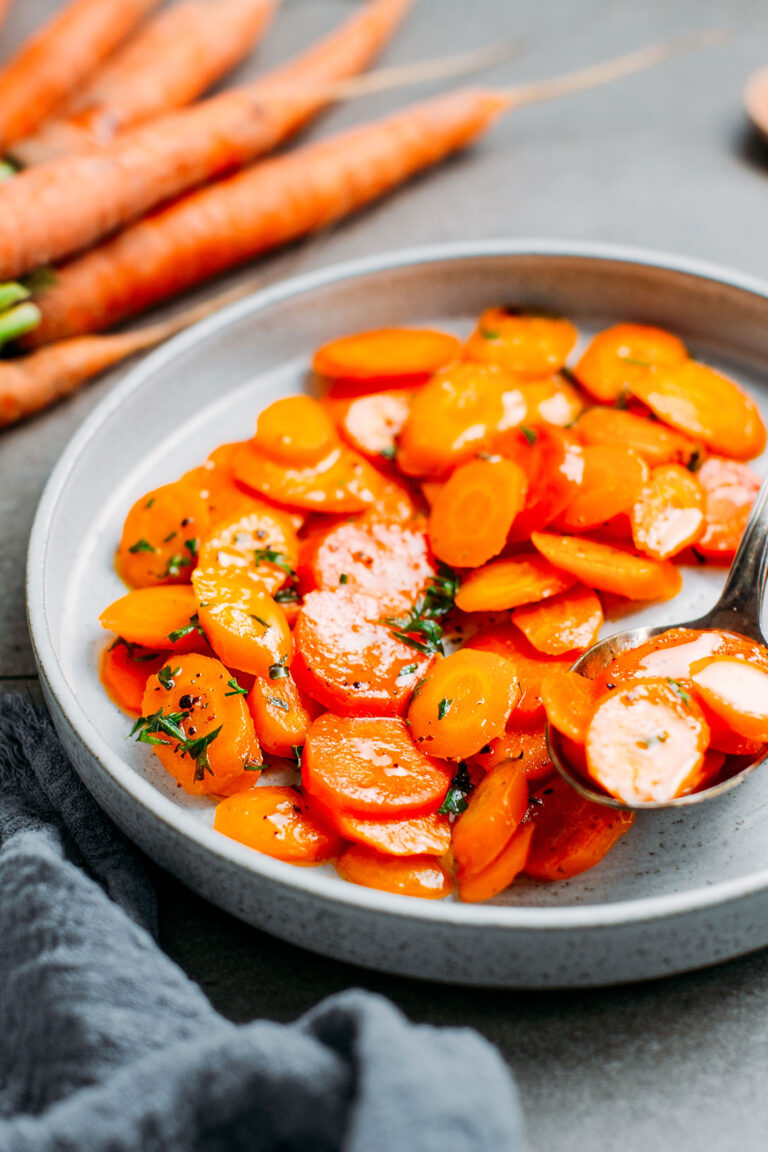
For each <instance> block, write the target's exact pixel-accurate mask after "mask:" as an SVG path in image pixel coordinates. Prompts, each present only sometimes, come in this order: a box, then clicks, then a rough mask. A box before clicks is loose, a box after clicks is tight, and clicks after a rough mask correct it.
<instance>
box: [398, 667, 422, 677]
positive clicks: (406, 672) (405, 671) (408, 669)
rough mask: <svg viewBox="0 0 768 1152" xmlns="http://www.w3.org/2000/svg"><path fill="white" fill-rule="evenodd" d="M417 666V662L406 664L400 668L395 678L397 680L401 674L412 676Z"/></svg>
mask: <svg viewBox="0 0 768 1152" xmlns="http://www.w3.org/2000/svg"><path fill="white" fill-rule="evenodd" d="M417 668H418V664H406V665H405V667H404V668H401V669H400V671H399V672H398V674H397V677H396V679H397V680H399V679H400V677H401V676H412V675H413V673H414V672H415V671H416V669H417Z"/></svg>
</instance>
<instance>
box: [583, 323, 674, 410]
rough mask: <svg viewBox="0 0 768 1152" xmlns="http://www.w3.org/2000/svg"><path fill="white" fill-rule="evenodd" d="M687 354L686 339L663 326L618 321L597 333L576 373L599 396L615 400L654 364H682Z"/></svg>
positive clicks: (604, 399)
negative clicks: (674, 334)
mask: <svg viewBox="0 0 768 1152" xmlns="http://www.w3.org/2000/svg"><path fill="white" fill-rule="evenodd" d="M687 356H688V352H687V350H686V347H685V345H684V344H683V342H682V341H681V340H678V338H677V336H673V335H672V334H671V333H670V332H665V331H664V329H663V328H653V327H651V326H650V325H647V324H616V325H614V327H613V328H606V329H605V330H604V331H603V332H599V333H598V334H597V336H595V338H594V339H593V340H592V343H591V344H590V345H589V347H588V348H587V350H586V352H585V353H584V355H583V356H582V357H581V359H580V360H579V362H578V364H577V365H576V368H575V370H574V374H575V376H576V379H577V380H578V381H579V384H581V386H582V387H583V388H586V390H587V391H588V392H590V393H591V394H592V395H593V396H594V397H595V399H596V400H602V401H611V400H616V399H618V397H619V396H621V394H622V393H624V392H627V391H629V390H631V388H632V385H633V384H634V383H635V382H636V381H638V380H642V379H644V378H645V377H646V376H647V375H648V372H649V370H650V369H651V368H653V367H654V365H657V364H659V365H674V364H679V363H681V362H682V361H683V360H685V359H687Z"/></svg>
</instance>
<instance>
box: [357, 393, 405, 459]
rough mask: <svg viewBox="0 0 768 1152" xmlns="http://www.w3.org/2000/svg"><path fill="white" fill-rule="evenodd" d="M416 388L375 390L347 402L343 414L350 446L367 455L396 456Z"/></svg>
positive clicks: (388, 457)
mask: <svg viewBox="0 0 768 1152" xmlns="http://www.w3.org/2000/svg"><path fill="white" fill-rule="evenodd" d="M412 397H413V392H412V391H411V390H410V389H407V388H398V389H390V390H388V391H384V392H374V393H372V394H371V395H369V396H358V397H356V398H354V399H351V400H349V401H347V402H346V403H344V402H343V401H341V402H340V403H341V404H342V405H343V410H342V411H340V415H339V427H340V430H341V434H342V436H343V437H344V439H345V440H346V441H347V443H348V444H349V445H350V447H352V448H354V449H355V450H356V451H357V452H362V454H363V456H373V457H376V456H380V457H383V458H384V459H386V460H392V459H394V457H395V454H396V452H397V437H398V436H399V435H400V433H401V432H402V430H403V427H404V425H405V422H406V420H407V419H408V413H409V412H410V410H411V400H412Z"/></svg>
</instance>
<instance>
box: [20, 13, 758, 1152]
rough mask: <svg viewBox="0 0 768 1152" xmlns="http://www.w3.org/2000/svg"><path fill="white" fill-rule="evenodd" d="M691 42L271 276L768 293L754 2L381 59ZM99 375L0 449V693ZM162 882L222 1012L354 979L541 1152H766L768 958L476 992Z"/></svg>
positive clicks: (190, 965) (546, 70)
mask: <svg viewBox="0 0 768 1152" xmlns="http://www.w3.org/2000/svg"><path fill="white" fill-rule="evenodd" d="M55 6H56V3H55V0H16V2H15V6H14V10H13V14H12V16H11V18H10V20H9V22H8V24H7V26H6V28H5V29H4V30H3V32H2V33H1V34H0V52H7V51H8V50H10V48H11V47H12V45H13V44H14V43H15V42H17V41H18V40H19V39H20V38H21V36H22V35H24V34H25V32H27V31H28V30H30V29H31V28H33V27H35V26H36V25H37V23H38V22H39V21H40V20H41V19H42V18H43V17H44V16H45V15H46V14H47V13H48V12H49V11H51V10H53V8H54V7H55ZM349 7H350V4H349V0H284V8H283V12H282V14H281V16H280V19H279V21H278V24H277V26H276V28H275V29H274V31H273V33H272V34H271V36H270V37H269V40H268V42H267V44H266V45H265V48H264V50H263V51H262V52H261V53H260V54H259V60H258V63H259V64H260V65H261V64H267V63H273V62H277V61H279V60H281V59H283V58H285V57H286V56H287V55H289V54H290V53H291V52H292V51H294V50H295V49H297V48H299V47H300V46H301V45H303V44H305V43H308V42H309V41H310V40H311V39H312V37H313V36H315V35H316V34H319V33H320V32H321V31H322V30H324V29H326V28H328V27H330V26H331V25H332V24H333V23H334V22H335V21H336V20H338V19H339V18H340V17H341V16H342V15H344V14H345V13H346V12H348V11H349ZM703 27H721V28H725V29H727V30H728V32H729V34H730V35H729V39H728V40H727V42H726V43H725V44H723V45H721V46H719V47H716V48H709V49H706V50H703V51H700V52H698V53H696V54H693V55H689V56H687V57H684V58H681V59H678V60H676V61H673V62H671V63H668V64H666V65H664V66H663V67H661V68H659V69H657V70H654V71H653V72H651V73H646V74H644V75H639V76H636V77H633V78H631V79H628V80H625V81H622V82H621V83H620V84H617V85H616V86H614V87H613V88H611V89H606V90H603V91H601V92H593V93H588V94H583V95H580V96H577V97H574V98H572V99H570V100H569V101H566V102H558V103H553V104H549V105H545V106H541V107H539V108H533V109H529V110H526V111H524V112H521V113H519V114H518V115H517V116H513V117H510V118H509V119H508V120H507V121H506V122H504V123H502V124H500V125H499V126H498V127H497V129H496V130H495V131H494V132H493V133H492V135H490V136H489V137H488V138H487V140H486V141H484V142H483V143H482V144H481V145H480V146H479V147H477V148H476V149H475V150H474V152H473V153H472V154H470V155H467V156H465V157H462V158H460V159H457V160H455V161H453V162H451V163H449V164H447V165H445V166H444V167H443V169H442V170H441V171H440V172H439V173H435V174H433V175H432V176H430V177H429V178H426V179H422V180H419V181H417V182H415V183H414V184H413V185H411V187H409V188H408V189H406V190H405V191H403V192H401V193H400V194H399V195H397V196H395V197H393V198H391V199H390V200H388V201H387V202H385V203H383V204H381V205H378V206H376V207H374V208H373V209H372V210H370V211H368V212H366V213H365V214H364V215H362V216H360V217H359V218H357V219H356V220H354V221H352V222H350V223H348V224H345V225H344V226H342V227H340V228H338V229H337V230H336V231H335V232H334V233H333V234H331V235H329V236H327V237H324V238H323V239H322V241H319V242H316V243H314V244H312V245H309V246H307V247H305V248H298V249H295V250H294V251H292V252H291V253H289V254H287V255H285V256H283V257H279V258H278V259H277V260H273V261H270V262H267V263H266V264H265V265H264V267H265V273H266V274H267V275H269V276H274V275H277V274H280V273H282V272H288V271H290V272H294V271H299V270H303V269H305V268H309V267H316V266H319V265H325V264H328V263H331V262H334V261H336V260H340V259H344V258H347V257H351V256H356V255H361V254H364V253H370V252H381V251H387V250H390V249H392V248H394V247H400V246H403V245H408V244H419V243H423V242H425V241H438V240H443V239H469V238H474V237H493V236H518V237H524V236H539V237H541V236H544V237H572V238H589V239H600V240H616V241H622V242H627V243H632V244H638V245H645V246H647V247H650V248H657V249H666V250H669V251H676V252H681V253H686V254H689V255H695V256H698V257H705V258H707V259H711V260H715V261H720V262H722V263H724V264H727V265H731V266H733V267H738V268H741V269H742V270H745V271H749V272H753V273H756V274H758V275H768V151H767V150H765V149H764V148H763V146H762V145H761V144H759V143H758V142H757V141H756V140H755V139H754V138H753V137H752V136H751V134H750V133H749V132H748V131H747V129H746V126H745V123H744V119H743V116H742V112H741V107H740V90H741V87H742V84H743V82H744V79H745V78H746V76H747V75H748V74H749V72H750V71H751V70H752V69H754V68H755V67H757V66H759V65H761V64H763V63H764V62H768V10H766V8H765V6H764V5H762V4H760V3H759V0H676V3H670V2H669V0H634V2H632V0H625V3H623V4H622V3H616V2H615V0H471V2H470V0H420V3H417V5H416V8H415V10H414V13H413V15H412V17H411V19H410V20H409V23H408V25H407V28H406V29H404V31H403V32H402V34H401V35H400V36H399V38H398V40H397V42H396V43H395V44H394V45H393V46H392V47H391V49H390V50H389V52H388V54H387V61H388V62H405V61H410V60H416V59H419V58H423V57H424V56H430V55H438V54H440V53H447V52H455V51H458V50H463V49H465V48H467V47H470V46H474V45H480V44H484V43H488V42H496V41H499V40H502V39H512V38H514V37H520V38H521V39H522V41H523V44H524V55H522V56H521V57H520V58H519V59H517V60H516V61H514V63H511V64H508V65H506V66H504V67H500V68H497V69H496V70H495V71H494V73H493V76H492V78H493V79H497V80H499V81H502V82H510V81H516V80H522V79H525V78H532V77H541V76H545V75H551V74H554V73H556V72H558V71H561V70H563V69H568V68H573V67H578V66H581V65H583V64H586V63H590V62H592V61H594V60H596V59H599V58H601V57H603V56H607V55H610V54H613V53H617V52H623V51H626V50H628V49H632V48H634V47H639V46H641V45H644V44H647V43H649V42H651V41H653V40H656V39H658V38H660V37H662V36H666V35H669V34H671V33H676V32H680V31H686V30H691V29H698V28H703ZM402 100H403V97H402V95H393V94H388V95H386V96H379V97H376V98H373V97H369V98H366V99H365V100H362V101H360V102H359V103H358V104H357V105H356V106H350V107H346V108H338V109H336V110H335V111H334V112H332V113H331V114H329V115H328V116H326V117H325V118H324V119H323V121H322V123H321V124H319V125H318V126H317V127H316V128H315V129H313V131H312V133H311V134H310V135H312V136H317V135H323V134H327V133H329V132H331V131H333V130H334V129H336V128H338V127H341V126H342V125H345V124H347V123H351V122H353V121H355V120H358V119H361V118H363V117H366V116H368V115H375V114H376V113H378V112H379V111H380V110H384V109H386V108H388V107H393V106H395V105H396V104H398V103H399V102H402ZM113 380H114V377H112V378H105V379H103V380H102V381H100V382H98V383H97V384H95V385H94V386H93V387H91V388H90V389H89V390H88V391H87V392H84V393H82V394H81V395H79V396H78V397H76V398H75V399H73V400H72V401H70V402H68V403H66V404H64V405H62V406H60V407H59V408H57V409H56V410H55V411H52V412H50V413H47V414H46V415H44V416H42V417H41V418H40V419H38V420H36V421H34V422H32V423H29V424H28V425H26V426H24V427H20V428H17V429H15V430H12V431H10V432H7V433H5V434H0V591H1V592H2V601H1V602H2V614H1V617H0V684H3V685H5V686H6V687H19V686H23V685H24V684H25V683H27V684H33V678H34V666H33V661H32V654H31V651H30V647H29V643H28V639H27V634H26V626H25V622H24V602H23V591H22V583H23V561H24V549H25V545H26V540H27V535H28V532H29V527H30V523H31V520H32V516H33V513H34V509H35V505H36V502H37V499H38V497H39V494H40V491H41V489H42V486H43V484H44V482H45V479H46V477H47V475H48V473H49V471H50V469H51V467H52V465H53V463H54V462H55V460H56V458H57V456H58V454H59V452H60V451H61V449H62V448H63V446H64V444H65V443H66V441H67V439H68V438H69V436H70V435H71V434H72V432H73V431H74V429H75V428H76V427H77V426H78V425H79V423H80V422H81V420H82V419H83V417H84V416H85V414H86V413H87V412H88V411H90V409H91V408H92V407H93V406H94V404H96V403H97V401H98V400H99V399H100V398H101V397H102V396H103V395H104V394H105V393H106V391H107V390H108V388H109V387H110V384H111V383H112V381H113ZM157 880H158V888H159V892H160V905H161V938H162V943H163V945H164V947H165V948H166V949H167V950H168V952H169V953H170V954H171V955H172V956H173V957H174V958H175V959H176V960H177V961H178V962H179V963H180V964H181V965H182V966H183V967H184V968H185V969H186V970H187V971H188V972H189V973H190V975H191V976H192V977H193V978H194V979H196V980H197V981H199V982H200V984H201V985H202V986H203V987H204V988H205V990H206V991H207V993H208V994H209V995H210V997H211V998H212V1000H213V1001H214V1003H215V1004H216V1006H217V1007H218V1008H219V1009H220V1010H221V1011H222V1012H223V1013H224V1014H225V1015H227V1016H229V1017H231V1018H232V1019H235V1020H249V1019H252V1018H254V1017H257V1016H266V1017H268V1018H270V1019H275V1020H290V1019H293V1018H294V1017H295V1016H296V1015H297V1014H298V1013H300V1012H302V1011H303V1010H305V1009H306V1008H308V1007H310V1006H311V1005H312V1004H314V1003H315V1002H316V1001H317V1000H318V999H319V998H320V997H322V996H324V995H326V994H327V993H329V992H333V991H336V990H338V989H341V988H345V987H348V986H350V985H355V984H357V985H362V986H363V987H367V988H372V989H376V990H377V991H380V992H382V993H384V994H386V995H388V996H390V997H392V998H393V999H394V1000H395V1001H396V1002H397V1003H398V1004H399V1005H401V1007H402V1008H403V1009H404V1010H405V1011H406V1012H407V1013H408V1014H409V1015H410V1016H411V1017H412V1018H413V1019H415V1020H420V1021H428V1022H430V1023H434V1024H457V1023H464V1024H469V1025H472V1026H474V1027H476V1028H478V1029H479V1030H480V1031H481V1032H483V1033H484V1034H485V1035H486V1036H488V1037H489V1039H491V1040H492V1041H493V1042H494V1043H496V1044H497V1045H498V1046H499V1048H500V1049H501V1050H502V1052H503V1053H504V1055H505V1056H506V1058H507V1059H508V1060H509V1062H510V1064H511V1066H512V1068H513V1069H514V1071H515V1074H516V1076H517V1079H518V1083H519V1084H520V1088H521V1090H522V1095H523V1101H524V1105H525V1109H526V1113H527V1117H528V1124H529V1131H530V1145H531V1149H532V1150H533V1152H565V1150H567V1149H571V1148H588V1149H589V1150H590V1152H615V1150H616V1149H622V1152H647V1150H648V1149H661V1150H666V1149H674V1150H675V1152H704V1150H706V1152H732V1150H733V1152H737V1150H738V1152H752V1150H753V1149H754V1150H757V1149H761V1148H763V1147H765V1146H766V1143H767V1141H768V1099H767V1098H766V1092H765V1085H766V1083H767V1082H768V954H766V953H762V954H759V955H756V956H752V957H748V958H745V959H742V960H738V961H734V962H732V963H730V964H727V965H724V966H722V967H720V968H718V969H715V970H711V971H707V972H701V973H694V974H692V975H689V976H683V977H679V978H676V979H671V980H666V981H663V982H658V983H655V984H649V985H645V986H633V987H626V988H621V989H613V990H607V991H594V992H577V993H570V992H562V993H557V994H533V993H519V994H517V993H489V992H485V991H482V992H480V991H477V992H476V991H472V990H466V989H451V988H444V987H437V986H433V985H425V984H419V983H415V982H407V981H404V980H395V979H392V978H388V977H386V976H383V975H375V974H371V973H366V972H361V971H358V970H354V969H351V968H347V967H344V966H342V965H339V964H337V963H334V962H331V961H328V960H324V959H322V958H318V957H316V956H312V955H309V954H308V953H304V952H301V951H299V950H298V949H295V948H292V947H289V946H288V945H285V944H282V943H280V942H279V941H275V940H272V939H270V938H268V937H266V936H264V935H262V934H260V933H258V932H256V931H254V930H252V929H249V928H245V927H243V926H242V925H240V924H239V923H237V922H236V921H234V920H232V919H230V918H229V917H227V916H225V915H224V914H223V913H221V912H219V911H217V910H216V909H215V908H212V907H210V906H209V905H207V904H206V903H204V902H203V901H201V900H199V899H198V898H197V897H195V896H193V895H192V894H190V893H189V892H187V891H186V890H185V889H183V888H182V887H180V886H179V885H178V884H177V883H175V882H174V881H173V880H171V879H170V878H168V877H167V876H164V875H160V874H159V875H158V877H157ZM460 1085H461V1070H460V1069H457V1090H460ZM404 1152H406V1150H404ZM489 1152H490V1150H489ZM493 1152H497V1150H493Z"/></svg>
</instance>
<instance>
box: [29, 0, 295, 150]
mask: <svg viewBox="0 0 768 1152" xmlns="http://www.w3.org/2000/svg"><path fill="white" fill-rule="evenodd" d="M278 3H279V0H181V2H180V3H177V4H175V5H174V6H173V7H171V8H167V9H164V10H163V11H162V12H160V13H159V14H158V15H157V16H156V17H155V18H154V19H153V20H151V21H149V22H148V23H147V24H146V25H144V26H143V27H142V28H140V29H139V30H138V32H137V33H136V34H135V35H134V36H132V37H131V39H130V40H128V41H127V42H126V44H125V45H124V46H123V47H122V48H121V49H120V50H118V51H117V52H116V53H115V54H114V55H113V56H112V57H110V59H109V60H108V61H107V62H106V63H105V64H104V66H103V67H102V68H99V70H98V71H97V72H96V73H95V74H94V76H93V78H92V80H91V82H90V83H89V84H87V85H86V86H85V87H84V88H81V89H80V90H79V91H78V92H77V93H76V94H75V95H74V96H73V97H72V99H71V100H70V101H69V102H68V103H67V104H66V105H65V107H64V109H63V111H62V112H61V113H60V114H58V115H56V116H54V117H52V118H50V119H48V120H46V122H45V123H44V124H42V125H41V126H40V128H39V130H38V131H37V132H36V133H35V134H34V135H32V136H29V137H27V138H26V139H25V140H20V141H18V143H16V144H15V145H14V148H13V154H14V156H15V157H16V158H17V159H18V160H19V161H21V163H22V164H24V165H32V164H42V163H45V162H46V161H49V160H53V159H57V158H59V157H61V156H66V155H72V154H74V153H76V152H87V151H91V150H92V149H94V148H98V147H101V146H103V145H104V144H109V143H110V141H112V140H113V139H114V138H115V136H117V135H118V133H120V132H123V131H125V130H126V129H127V128H130V127H132V126H133V125H135V124H140V123H142V122H143V121H146V120H152V119H153V118H154V117H156V116H160V115H162V114H164V113H166V112H170V111H172V110H173V109H176V108H183V107H184V105H185V104H191V103H192V101H193V100H195V99H197V97H198V96H200V94H201V93H203V92H205V90H206V89H207V88H210V86H211V85H212V84H213V83H214V82H215V81H216V80H218V79H219V77H221V76H223V75H224V74H225V73H226V72H228V71H229V70H230V69H231V68H233V67H234V66H235V65H236V64H238V63H239V62H240V61H241V60H242V59H244V57H245V56H247V55H248V53H249V52H250V51H251V49H252V47H253V45H254V43H255V42H256V40H258V38H259V37H260V36H261V35H262V33H263V32H264V31H265V30H266V27H267V25H268V23H269V21H270V20H271V18H272V16H273V15H274V13H275V10H276V8H277V5H278Z"/></svg>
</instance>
